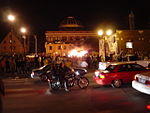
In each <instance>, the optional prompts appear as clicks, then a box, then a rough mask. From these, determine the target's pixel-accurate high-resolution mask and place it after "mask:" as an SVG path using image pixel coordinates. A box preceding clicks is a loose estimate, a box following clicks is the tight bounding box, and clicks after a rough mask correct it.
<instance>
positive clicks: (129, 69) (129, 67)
mask: <svg viewBox="0 0 150 113" xmlns="http://www.w3.org/2000/svg"><path fill="white" fill-rule="evenodd" d="M124 71H132V68H131V65H128V64H125V65H121V66H120V68H119V72H124Z"/></svg>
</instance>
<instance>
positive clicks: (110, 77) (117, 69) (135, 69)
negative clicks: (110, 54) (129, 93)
mask: <svg viewBox="0 0 150 113" xmlns="http://www.w3.org/2000/svg"><path fill="white" fill-rule="evenodd" d="M147 71H149V70H148V69H146V68H145V67H143V66H142V65H139V64H136V63H130V62H118V63H111V64H110V65H109V66H108V67H107V68H106V69H105V70H96V71H95V73H94V76H93V78H94V80H95V81H96V83H97V84H100V85H112V86H113V87H115V88H118V87H121V86H122V84H124V83H131V82H132V80H134V76H135V74H137V73H142V72H147Z"/></svg>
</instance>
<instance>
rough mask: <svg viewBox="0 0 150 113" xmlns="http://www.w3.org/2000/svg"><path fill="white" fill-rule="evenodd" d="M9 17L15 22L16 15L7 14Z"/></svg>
mask: <svg viewBox="0 0 150 113" xmlns="http://www.w3.org/2000/svg"><path fill="white" fill-rule="evenodd" d="M7 19H8V20H9V21H11V22H13V21H15V16H14V15H11V14H10V15H8V16H7Z"/></svg>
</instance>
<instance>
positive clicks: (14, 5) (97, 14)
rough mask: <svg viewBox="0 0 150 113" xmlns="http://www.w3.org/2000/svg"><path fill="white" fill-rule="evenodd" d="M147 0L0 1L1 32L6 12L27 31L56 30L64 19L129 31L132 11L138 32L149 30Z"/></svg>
mask: <svg viewBox="0 0 150 113" xmlns="http://www.w3.org/2000/svg"><path fill="white" fill-rule="evenodd" d="M148 1H149V0H135V1H134V0H120V1H115V0H0V33H1V34H2V33H4V32H5V31H8V29H9V28H10V27H9V25H8V24H9V23H8V22H6V19H5V16H6V14H7V13H8V12H13V13H15V14H16V15H17V21H16V22H15V26H22V25H26V26H27V27H28V29H29V30H30V32H34V33H36V32H44V31H47V30H51V29H55V28H57V27H58V25H59V24H60V22H61V21H62V20H63V19H65V18H66V17H67V16H75V17H76V18H77V19H78V20H80V21H81V23H82V24H83V25H84V26H86V27H87V28H89V29H92V30H94V29H96V28H97V27H98V26H99V25H101V24H102V23H107V24H112V25H114V26H115V27H116V29H128V14H129V13H130V12H131V10H132V11H133V13H134V15H135V24H136V28H137V29H148V27H150V24H149V23H150V6H149V2H148Z"/></svg>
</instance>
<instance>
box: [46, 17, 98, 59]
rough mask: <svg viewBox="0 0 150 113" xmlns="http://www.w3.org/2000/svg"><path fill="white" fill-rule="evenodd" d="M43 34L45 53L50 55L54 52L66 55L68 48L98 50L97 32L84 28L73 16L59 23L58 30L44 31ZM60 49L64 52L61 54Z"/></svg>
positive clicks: (54, 53)
mask: <svg viewBox="0 0 150 113" xmlns="http://www.w3.org/2000/svg"><path fill="white" fill-rule="evenodd" d="M45 35H46V43H45V48H46V54H50V55H52V56H54V55H56V53H57V55H61V56H62V55H67V53H68V52H69V51H70V50H72V49H75V48H80V49H81V48H83V49H86V50H88V51H95V50H98V37H97V33H96V32H93V31H86V30H84V27H83V26H82V25H81V23H80V21H78V20H76V19H75V18H74V17H67V18H66V19H65V20H63V21H62V22H61V24H60V25H59V30H58V31H46V33H45ZM95 43H97V44H95ZM94 49H95V50H94ZM62 51H63V53H65V54H61V52H62Z"/></svg>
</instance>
